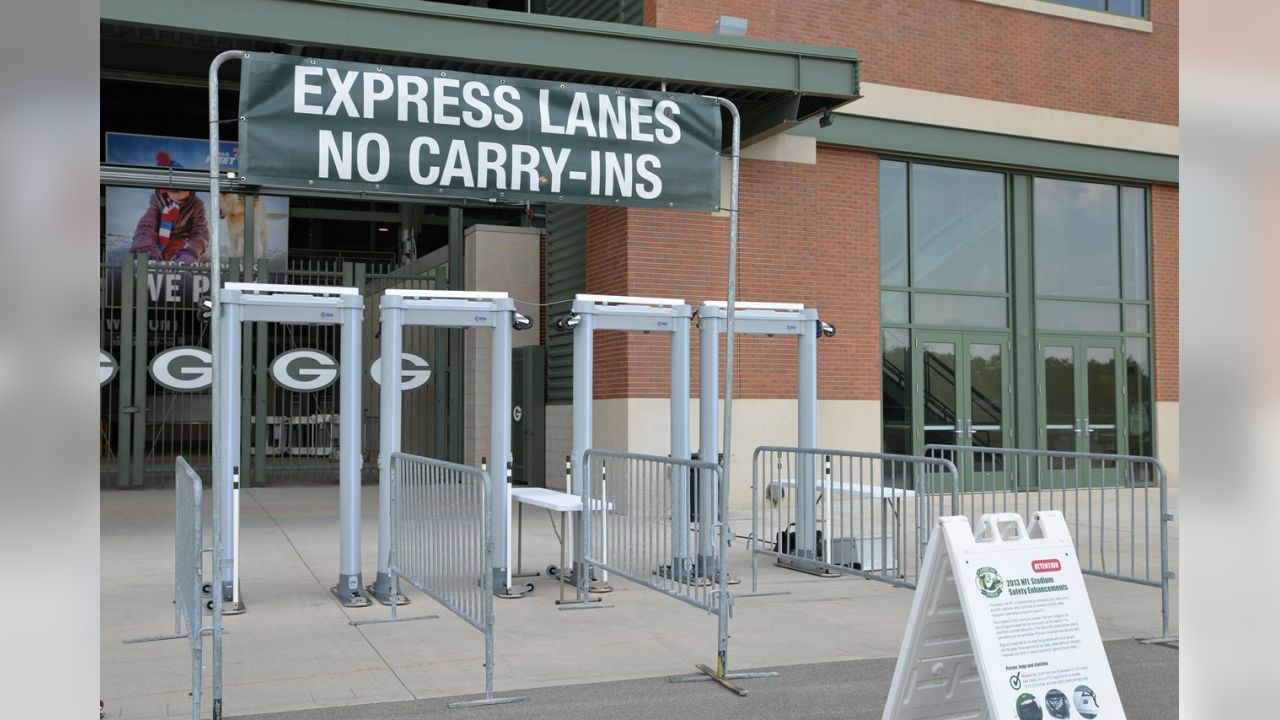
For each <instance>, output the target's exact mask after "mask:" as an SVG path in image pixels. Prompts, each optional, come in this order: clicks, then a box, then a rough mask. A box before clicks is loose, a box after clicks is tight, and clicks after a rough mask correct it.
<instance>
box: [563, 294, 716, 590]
mask: <svg viewBox="0 0 1280 720" xmlns="http://www.w3.org/2000/svg"><path fill="white" fill-rule="evenodd" d="M692 317H693V309H692V308H691V307H690V306H689V305H688V304H686V303H685V301H684V300H682V299H670V298H651V297H630V296H625V295H586V294H580V295H577V296H575V297H574V300H573V305H572V306H571V308H570V312H569V314H568V315H562V316H561V317H558V318H556V320H555V327H556V329H557V330H561V331H567V330H572V331H573V457H572V459H571V461H570V467H571V475H570V477H571V482H572V487H570V488H568V490H569V492H571V493H572V494H574V495H581V494H582V488H583V474H584V473H585V472H586V464H585V463H586V452H587V451H588V450H591V449H592V444H591V443H592V422H593V416H594V414H595V413H594V407H593V403H592V395H593V389H594V387H595V377H594V365H593V363H594V361H595V331H596V330H622V331H627V332H643V333H651V332H664V333H670V334H671V457H672V458H673V459H675V460H688V459H689V329H690V325H691V320H692ZM675 472H676V474H677V476H676V477H675V478H674V481H675V482H676V483H677V485H679V486H680V488H682V489H683V490H682V491H677V492H676V493H675V495H674V496H673V499H674V500H675V502H674V504H673V506H672V509H671V515H672V528H673V531H672V545H671V549H672V557H671V567H670V572H671V573H672V574H673V576H674V577H677V578H686V577H688V576H689V573H690V569H691V566H692V563H691V556H690V551H689V548H688V547H686V545H687V534H686V533H680V532H675V527H677V525H676V521H677V520H679V521H680V522H681V523H684V524H687V523H688V518H689V508H688V506H687V505H686V504H685V503H687V502H688V498H689V492H688V489H687V488H688V483H689V476H688V470H687V468H683V467H678V468H676V469H675ZM574 525H575V530H577V531H578V532H579V533H580V532H581V527H580V525H581V518H580V517H578V518H575V521H574ZM581 565H582V558H581V557H580V555H579V554H578V552H577V547H576V544H575V553H574V563H573V572H574V575H573V577H575V578H577V577H580V575H578V573H579V572H580V571H581V569H582V568H581Z"/></svg>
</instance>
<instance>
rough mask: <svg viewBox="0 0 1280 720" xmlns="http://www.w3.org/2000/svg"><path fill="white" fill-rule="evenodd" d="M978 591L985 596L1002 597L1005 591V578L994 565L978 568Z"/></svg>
mask: <svg viewBox="0 0 1280 720" xmlns="http://www.w3.org/2000/svg"><path fill="white" fill-rule="evenodd" d="M978 591H979V592H981V593H982V594H983V596H985V597H989V598H995V597H1000V593H1002V592H1004V580H1003V579H1001V577H1000V573H998V572H996V569H995V568H993V567H981V568H978Z"/></svg>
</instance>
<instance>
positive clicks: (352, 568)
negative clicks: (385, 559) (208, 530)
mask: <svg viewBox="0 0 1280 720" xmlns="http://www.w3.org/2000/svg"><path fill="white" fill-rule="evenodd" d="M218 299H219V303H218V309H217V314H218V315H219V316H220V317H219V320H220V323H219V327H218V332H219V333H220V335H221V337H220V338H219V339H220V342H219V343H218V353H219V355H218V357H217V358H216V360H215V362H216V366H218V367H220V368H221V370H222V372H221V373H220V374H219V375H218V382H219V385H218V394H217V400H216V402H215V406H216V407H217V409H218V410H219V412H220V414H221V417H222V422H221V424H220V425H218V426H217V428H216V432H217V437H218V439H219V441H220V442H221V447H222V448H223V452H222V453H221V454H219V455H217V456H216V457H215V458H214V461H215V468H214V482H215V487H216V488H217V489H216V493H217V494H218V495H220V496H221V499H222V507H224V508H229V510H230V511H229V512H225V513H223V514H222V517H221V518H220V521H221V524H222V533H223V535H222V536H223V538H225V555H226V558H225V559H226V560H227V561H228V562H224V564H223V572H222V583H223V588H222V595H223V598H224V599H225V600H227V601H229V602H231V604H232V607H233V608H235V609H236V610H243V607H244V604H243V600H242V598H241V597H240V468H239V467H238V466H237V465H236V464H235V462H234V461H233V460H232V456H231V454H230V453H228V452H226V448H237V447H240V402H241V397H240V387H239V386H240V355H241V352H240V343H241V338H242V335H243V330H244V326H243V323H246V322H276V323H293V324H307V325H337V326H339V327H340V328H341V332H340V333H339V334H340V335H341V353H340V355H341V356H340V357H339V358H338V368H339V377H338V393H339V394H338V406H339V408H340V409H341V413H340V417H339V424H338V446H339V455H338V494H339V504H338V528H339V529H338V534H339V557H338V582H337V584H336V585H335V586H334V588H333V594H334V595H335V596H336V597H337V598H338V600H339V601H340V602H341V603H342V604H343V605H346V606H348V607H363V606H365V605H368V604H369V599H368V598H367V597H365V596H364V595H363V589H362V588H363V585H362V583H361V576H360V466H361V464H362V461H361V457H360V368H361V355H360V336H361V324H362V323H363V321H364V298H363V297H361V295H360V292H359V291H358V290H357V289H356V288H351V287H321V286H311V285H273V284H267V283H227V284H226V286H225V287H223V288H222V289H221V290H219V291H218Z"/></svg>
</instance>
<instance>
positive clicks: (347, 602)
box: [329, 585, 373, 608]
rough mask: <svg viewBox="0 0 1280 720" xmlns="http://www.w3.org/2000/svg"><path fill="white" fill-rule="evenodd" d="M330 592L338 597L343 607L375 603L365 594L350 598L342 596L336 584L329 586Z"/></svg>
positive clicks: (367, 605)
mask: <svg viewBox="0 0 1280 720" xmlns="http://www.w3.org/2000/svg"><path fill="white" fill-rule="evenodd" d="M329 594H331V595H333V597H334V598H335V599H337V601H338V602H339V603H341V604H342V606H343V607H351V608H354V607H369V606H370V605H372V604H373V601H372V600H370V599H369V598H367V597H365V596H364V595H352V596H351V597H349V598H344V597H342V596H341V595H339V594H338V587H337V586H336V585H335V586H333V587H331V588H329Z"/></svg>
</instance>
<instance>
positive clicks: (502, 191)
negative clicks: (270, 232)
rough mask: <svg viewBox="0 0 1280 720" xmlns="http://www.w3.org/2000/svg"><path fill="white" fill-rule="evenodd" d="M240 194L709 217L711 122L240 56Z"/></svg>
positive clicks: (600, 97)
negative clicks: (244, 188)
mask: <svg viewBox="0 0 1280 720" xmlns="http://www.w3.org/2000/svg"><path fill="white" fill-rule="evenodd" d="M240 115H241V131H240V138H241V148H240V170H241V174H242V176H243V180H244V182H246V183H248V184H251V185H268V186H279V187H305V188H311V189H333V190H339V191H346V192H358V191H365V192H380V193H407V194H412V195H418V196H427V197H431V196H436V197H458V198H471V199H480V200H497V201H502V202H525V201H528V202H535V203H555V202H564V203H578V204H592V205H629V206H641V207H662V208H678V209H686V210H701V211H711V210H716V209H718V206H719V200H720V158H719V152H718V151H719V148H720V138H721V136H720V133H721V128H720V109H719V106H718V105H717V103H716V101H715V100H713V99H710V98H706V97H701V96H697V95H682V94H678V93H662V92H652V91H645V90H629V89H621V88H609V87H600V86H591V85H574V84H569V83H556V82H546V81H541V80H527V79H521V78H499V77H492V76H487V75H474V74H469V73H458V72H452V71H441V70H425V69H418V68H398V67H384V66H375V65H365V64H356V63H345V62H335V61H327V60H318V59H310V58H301V57H292V56H280V55H270V54H265V55H264V54H254V53H250V54H249V55H248V57H247V58H246V59H245V60H244V63H243V70H242V75H241V88H240Z"/></svg>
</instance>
